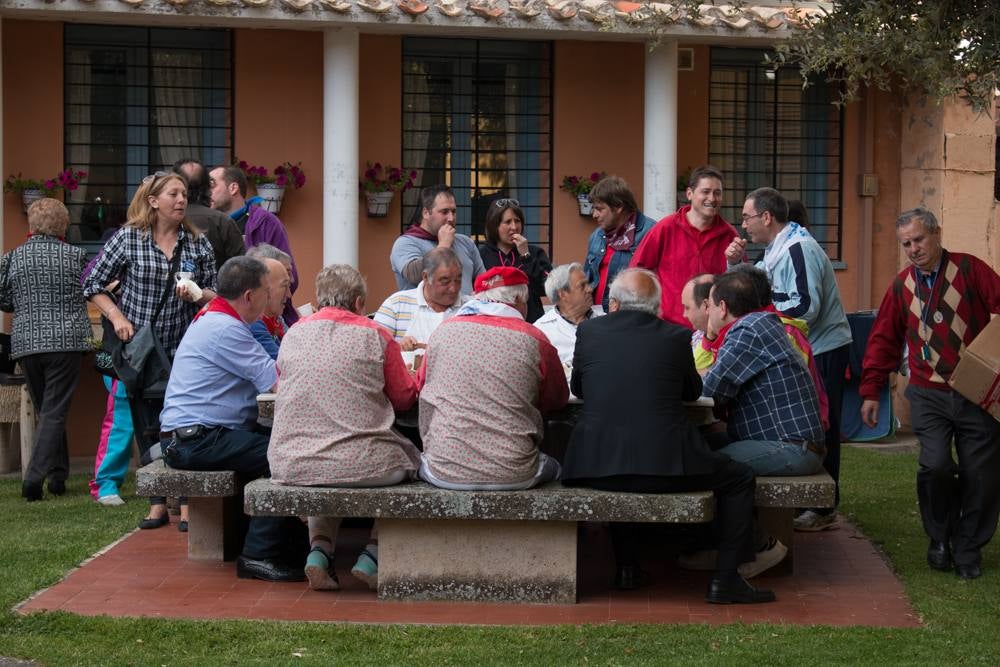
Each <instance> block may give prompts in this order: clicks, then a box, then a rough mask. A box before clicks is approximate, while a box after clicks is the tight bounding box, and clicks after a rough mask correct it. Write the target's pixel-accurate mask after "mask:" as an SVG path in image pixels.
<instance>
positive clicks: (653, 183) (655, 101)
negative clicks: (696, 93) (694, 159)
mask: <svg viewBox="0 0 1000 667" xmlns="http://www.w3.org/2000/svg"><path fill="white" fill-rule="evenodd" d="M644 97H645V117H644V137H643V176H642V187H643V196H642V212H643V213H645V214H646V215H648V216H649V217H651V218H653V220H659V219H660V218H662V217H663V216H665V215H667V214H668V213H672V212H673V211H674V210H676V208H677V42H676V41H675V40H664V41H663V42H662V43H661V44H659V45H658V46H657V47H656V48H655V49H653V50H652V51H647V52H646V86H645V91H644Z"/></svg>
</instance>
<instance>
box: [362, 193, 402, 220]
mask: <svg viewBox="0 0 1000 667" xmlns="http://www.w3.org/2000/svg"><path fill="white" fill-rule="evenodd" d="M394 196H396V193H395V192H392V191H391V190H390V191H388V192H366V193H365V198H366V199H367V200H368V217H369V218H384V217H386V216H387V215H389V205H390V204H392V198H393V197H394Z"/></svg>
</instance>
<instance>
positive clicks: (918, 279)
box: [913, 266, 944, 361]
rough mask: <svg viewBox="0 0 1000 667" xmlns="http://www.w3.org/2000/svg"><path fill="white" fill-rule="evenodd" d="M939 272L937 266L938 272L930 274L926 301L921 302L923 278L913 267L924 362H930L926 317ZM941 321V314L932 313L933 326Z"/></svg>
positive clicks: (928, 313)
mask: <svg viewBox="0 0 1000 667" xmlns="http://www.w3.org/2000/svg"><path fill="white" fill-rule="evenodd" d="M940 271H941V269H940V266H939V267H938V271H937V272H935V273H933V274H931V284H930V288H929V290H928V294H927V300H926V301H923V300H922V299H921V298H920V289H921V287H922V286H923V285H924V279H923V276H922V275H921V274H920V271H918V270H917V267H913V281H914V283H916V287H917V290H916V293H915V294H914V297H916V299H917V303H919V304H920V334H921V336H920V337H921V338H922V339H923V341H924V344H923V347H922V349H921V356H922V357H923V358H924V361H930V359H931V347H930V345H928V343H927V341H928V340H929V339H930V334H929V333H928V326H927V317H928V315H930V310H931V301H933V300H934V288H935V287H937V279H938V273H940ZM943 319H944V317H943V316H942V315H941V313H939V312H937V311H935V312H934V323H935V324H940V323H941V322H942V320H943Z"/></svg>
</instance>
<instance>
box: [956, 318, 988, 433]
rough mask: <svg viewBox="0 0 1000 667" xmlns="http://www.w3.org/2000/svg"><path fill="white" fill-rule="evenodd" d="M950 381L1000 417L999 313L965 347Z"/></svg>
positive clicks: (985, 408) (958, 389) (965, 394)
mask: <svg viewBox="0 0 1000 667" xmlns="http://www.w3.org/2000/svg"><path fill="white" fill-rule="evenodd" d="M948 382H949V384H951V386H952V388H953V389H954V390H955V391H957V392H958V393H960V394H961V395H962V396H965V397H966V398H967V399H969V400H970V401H972V402H973V403H976V404H978V405H979V406H980V407H981V408H983V409H984V410H986V411H987V412H989V413H990V414H991V415H993V418H994V419H996V420H997V421H1000V317H994V318H993V321H992V322H990V323H989V325H988V326H987V327H986V328H985V329H983V330H982V331H980V332H979V335H978V336H976V339H975V340H974V341H972V344H971V345H969V347H967V348H966V349H965V352H963V353H962V358H961V359H960V360H959V362H958V366H956V367H955V371H954V372H953V373H952V374H951V379H950V380H949V381H948Z"/></svg>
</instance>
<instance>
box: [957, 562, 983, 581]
mask: <svg viewBox="0 0 1000 667" xmlns="http://www.w3.org/2000/svg"><path fill="white" fill-rule="evenodd" d="M955 574H957V575H958V578H959V579H965V580H966V581H968V580H970V579H978V578H979V577H981V576H983V571H982V569H980V567H979V566H978V565H955Z"/></svg>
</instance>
